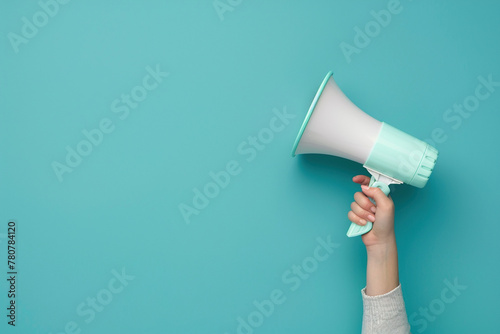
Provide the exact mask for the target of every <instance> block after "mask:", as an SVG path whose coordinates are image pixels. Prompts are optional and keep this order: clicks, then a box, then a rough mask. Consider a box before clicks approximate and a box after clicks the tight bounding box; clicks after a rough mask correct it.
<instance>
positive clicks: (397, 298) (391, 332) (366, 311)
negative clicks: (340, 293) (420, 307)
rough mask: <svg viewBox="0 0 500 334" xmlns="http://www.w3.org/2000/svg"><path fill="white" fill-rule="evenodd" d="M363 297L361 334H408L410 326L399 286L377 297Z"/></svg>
mask: <svg viewBox="0 0 500 334" xmlns="http://www.w3.org/2000/svg"><path fill="white" fill-rule="evenodd" d="M365 290H366V287H365V288H364V289H363V290H361V295H362V296H363V328H362V331H361V333H362V334H408V333H410V324H409V323H408V317H407V316H406V309H405V302H404V300H403V293H402V291H401V284H400V285H398V286H397V287H396V288H395V289H394V290H392V291H389V292H387V293H385V294H383V295H379V296H367V295H366V293H365Z"/></svg>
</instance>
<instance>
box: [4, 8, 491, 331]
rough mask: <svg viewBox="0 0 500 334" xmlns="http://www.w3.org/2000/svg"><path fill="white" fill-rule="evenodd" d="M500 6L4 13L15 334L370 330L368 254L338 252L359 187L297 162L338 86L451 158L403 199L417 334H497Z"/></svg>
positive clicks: (354, 246) (330, 169)
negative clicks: (316, 114) (314, 104)
mask: <svg viewBox="0 0 500 334" xmlns="http://www.w3.org/2000/svg"><path fill="white" fill-rule="evenodd" d="M61 2H64V1H62V0H61ZM57 4H58V3H57ZM42 7H44V8H45V9H43V8H42ZM499 10H500V5H499V3H498V2H495V1H476V2H469V1H411V0H401V1H400V2H397V1H385V0H384V1H371V2H357V1H342V2H341V1H335V2H334V1H316V2H311V1H282V0H280V1H263V0H254V1H244V0H243V1H240V0H231V1H230V0H220V1H215V2H214V1H212V0H207V1H170V2H165V1H142V2H132V1H127V2H123V1H106V2H105V3H103V2H102V1H71V2H69V3H67V4H59V5H56V2H54V1H52V0H42V1H41V4H39V3H36V2H25V3H18V2H2V4H1V5H0V18H1V20H0V28H1V29H0V30H1V34H2V36H4V38H2V39H1V44H0V45H1V50H2V62H0V94H1V96H0V111H1V112H0V143H1V144H0V145H1V146H0V147H1V151H0V153H1V154H0V156H1V158H0V189H1V191H0V196H1V198H0V200H1V203H2V206H1V207H2V210H1V211H0V222H1V224H0V242H1V245H0V255H1V260H0V261H1V262H2V263H5V265H3V266H2V268H3V269H2V275H5V276H2V277H8V275H7V271H8V268H7V266H6V264H7V262H6V261H7V242H8V240H9V239H8V238H7V236H8V235H7V224H8V222H9V221H14V222H16V224H17V229H16V240H17V242H16V247H17V248H16V268H15V269H16V271H17V276H16V292H17V294H16V298H15V302H16V316H17V318H16V328H12V326H10V325H8V324H7V321H8V320H9V319H8V318H7V317H6V315H7V312H8V311H7V310H6V308H7V307H8V305H9V304H8V303H10V300H11V299H9V298H8V297H7V291H8V290H9V286H8V284H7V280H6V279H2V280H1V282H2V283H1V284H2V285H1V287H0V288H1V289H2V290H1V292H0V295H1V296H2V297H1V298H0V302H1V305H2V306H1V307H0V309H2V310H3V311H2V314H1V316H2V317H1V318H2V319H3V320H2V322H1V324H0V327H1V328H2V332H3V331H5V332H14V331H17V333H53V334H55V333H61V332H63V333H80V332H81V333H111V332H113V333H118V332H120V333H221V334H223V333H231V334H232V333H252V332H253V333H262V334H263V333H359V332H360V331H361V319H362V300H361V294H360V290H361V289H362V288H363V287H364V286H365V283H366V281H365V272H366V255H365V250H364V246H363V244H362V242H361V240H360V238H354V239H349V238H347V237H346V236H345V233H346V231H347V228H348V226H349V222H348V220H347V212H348V211H349V205H350V203H351V201H352V196H353V194H354V192H356V191H357V190H358V189H359V188H358V186H357V185H355V184H353V183H352V182H351V177H352V176H354V175H356V174H366V171H365V170H363V168H362V166H361V165H359V164H356V163H354V162H350V161H347V160H342V159H340V158H335V157H326V156H308V157H298V158H293V159H292V158H291V157H290V151H291V147H292V144H293V141H294V140H295V136H296V134H297V132H298V130H299V128H300V124H301V122H302V120H303V118H304V116H305V114H306V111H307V109H308V107H309V104H310V102H311V100H312V98H313V96H314V94H315V92H316V90H317V88H318V86H319V84H320V82H321V80H322V79H323V77H324V75H325V74H326V73H327V72H328V71H329V70H333V71H334V76H335V80H336V82H337V83H338V85H339V86H340V87H341V89H342V90H343V91H344V92H345V94H346V95H347V96H348V97H349V98H350V99H351V100H352V101H353V102H354V103H355V104H357V105H358V106H359V107H360V108H362V109H363V110H365V111H366V112H367V113H369V114H370V115H372V116H373V117H375V118H377V119H379V120H381V121H385V122H387V123H389V124H391V125H393V126H395V127H397V128H399V129H401V130H403V131H405V132H407V133H409V134H411V135H413V136H415V137H417V138H421V139H424V140H427V141H429V142H432V143H433V144H434V145H435V147H436V148H437V149H438V150H439V151H440V156H439V159H438V163H437V165H436V168H435V171H434V173H433V175H432V177H431V179H430V181H429V183H428V184H427V186H426V187H425V188H423V189H416V188H412V187H409V186H407V185H403V186H399V187H396V188H394V189H393V198H394V201H395V204H396V224H397V226H396V229H397V239H398V246H399V261H400V263H399V264H400V281H401V283H402V286H403V293H404V297H405V302H406V307H407V313H408V316H409V318H410V323H411V325H412V333H424V332H425V333H429V334H430V333H452V332H453V333H471V332H473V331H474V332H481V333H493V332H495V331H496V327H497V326H494V325H493V323H494V320H495V319H497V318H498V316H500V313H499V310H498V307H497V304H496V303H495V301H496V299H495V297H498V296H499V294H498V292H497V287H496V285H495V280H494V279H495V278H496V277H499V274H500V272H499V267H498V254H499V251H500V246H499V243H498V237H497V235H498V234H497V232H496V231H497V226H498V222H499V220H498V218H497V215H496V213H495V212H496V208H497V205H498V200H499V196H498V190H497V183H498V180H497V179H498V177H497V176H496V173H497V172H498V170H499V167H500V158H499V155H498V152H499V151H498V143H499V139H500V135H499V134H498V124H499V121H500V116H499V107H500V65H499V62H498V60H499V56H500V43H499V37H498V36H499V34H498V33H499V31H500V21H499V20H498V12H499ZM372 11H373V12H372ZM391 12H392V14H391V17H390V18H388V16H387V15H385V16H384V13H385V14H387V13H391ZM44 13H48V14H44ZM49 14H50V15H49ZM375 17H378V20H379V21H380V22H381V23H377V21H376V19H375ZM37 25H38V27H37ZM366 29H367V30H368V35H367V36H363V34H366V33H360V32H359V31H365V30H366ZM370 35H371V37H370ZM152 73H153V74H152ZM167 73H168V74H167ZM488 80H489V81H492V82H493V83H490V84H487V85H485V84H484V81H488ZM478 87H479V88H478ZM488 89H489V90H488ZM477 94H479V95H477ZM127 95H128V96H130V95H132V97H131V98H130V100H129V101H128V102H127V101H126V99H127ZM475 96H480V97H481V99H478V98H477V97H475ZM134 99H135V101H134ZM127 103H128V104H127ZM460 104H466V107H467V108H468V109H469V110H471V111H468V110H467V109H465V107H462V111H460V110H459V109H458V108H460V106H459V105H460ZM454 105H457V106H455V107H454ZM278 115H279V116H278ZM353 126H355V125H353ZM95 129H98V130H95ZM86 131H87V132H86ZM85 133H87V135H88V136H90V137H91V138H92V140H93V141H94V144H92V143H91V141H89V140H88V139H86V138H87V137H86V135H85ZM255 138H257V139H255ZM255 140H257V142H255ZM68 150H69V151H68ZM72 150H75V151H76V153H68V152H72ZM78 151H80V152H81V154H80V155H83V156H80V159H78V157H76V156H75V154H78ZM85 154H86V155H85ZM67 159H68V161H66V160H67ZM221 171H226V172H223V173H221ZM214 175H218V176H214ZM213 178H218V182H219V185H216V183H214V181H213ZM198 191H201V192H203V191H206V192H208V194H209V196H211V197H212V198H206V199H204V198H202V197H201V196H200V195H199V194H198ZM193 201H194V202H195V203H193ZM314 256H316V258H315V257H314ZM317 259H320V261H318V260H317ZM298 265H300V266H304V267H305V268H306V269H307V270H308V271H309V272H306V271H303V272H301V273H299V272H298V271H297V269H296V267H294V266H298ZM294 268H295V270H294ZM304 270H305V269H304ZM450 286H455V287H454V288H450ZM457 286H458V287H457ZM259 310H260V311H259Z"/></svg>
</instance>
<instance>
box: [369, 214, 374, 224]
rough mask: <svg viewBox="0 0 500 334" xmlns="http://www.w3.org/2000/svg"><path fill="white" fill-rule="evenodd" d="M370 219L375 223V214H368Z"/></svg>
mask: <svg viewBox="0 0 500 334" xmlns="http://www.w3.org/2000/svg"><path fill="white" fill-rule="evenodd" d="M368 219H369V220H370V221H371V222H372V223H373V222H374V221H375V217H373V215H368Z"/></svg>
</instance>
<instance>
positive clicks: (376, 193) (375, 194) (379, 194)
mask: <svg viewBox="0 0 500 334" xmlns="http://www.w3.org/2000/svg"><path fill="white" fill-rule="evenodd" d="M361 189H362V191H363V194H365V195H366V196H368V197H370V198H373V200H375V203H377V207H383V208H389V207H391V206H392V200H391V199H390V198H389V197H387V196H386V195H385V194H384V192H383V191H382V190H381V189H379V188H377V187H368V186H365V185H362V186H361Z"/></svg>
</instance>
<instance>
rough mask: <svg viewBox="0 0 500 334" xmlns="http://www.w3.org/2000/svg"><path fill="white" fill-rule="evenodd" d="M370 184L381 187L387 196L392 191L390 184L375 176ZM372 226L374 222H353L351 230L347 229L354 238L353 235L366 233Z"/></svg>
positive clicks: (349, 235)
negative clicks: (361, 223) (380, 180)
mask: <svg viewBox="0 0 500 334" xmlns="http://www.w3.org/2000/svg"><path fill="white" fill-rule="evenodd" d="M369 186H370V187H377V188H379V189H380V190H382V191H383V192H384V194H385V195H386V196H389V193H390V192H391V190H390V189H389V186H388V185H387V184H385V183H383V182H379V181H376V180H375V178H374V177H373V176H372V178H371V179H370V184H369ZM372 227H373V224H372V222H367V223H366V225H363V226H361V225H358V224H355V223H351V226H349V230H347V236H348V237H349V238H352V237H357V236H358V235H363V234H365V233H368V232H370V231H371V229H372Z"/></svg>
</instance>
